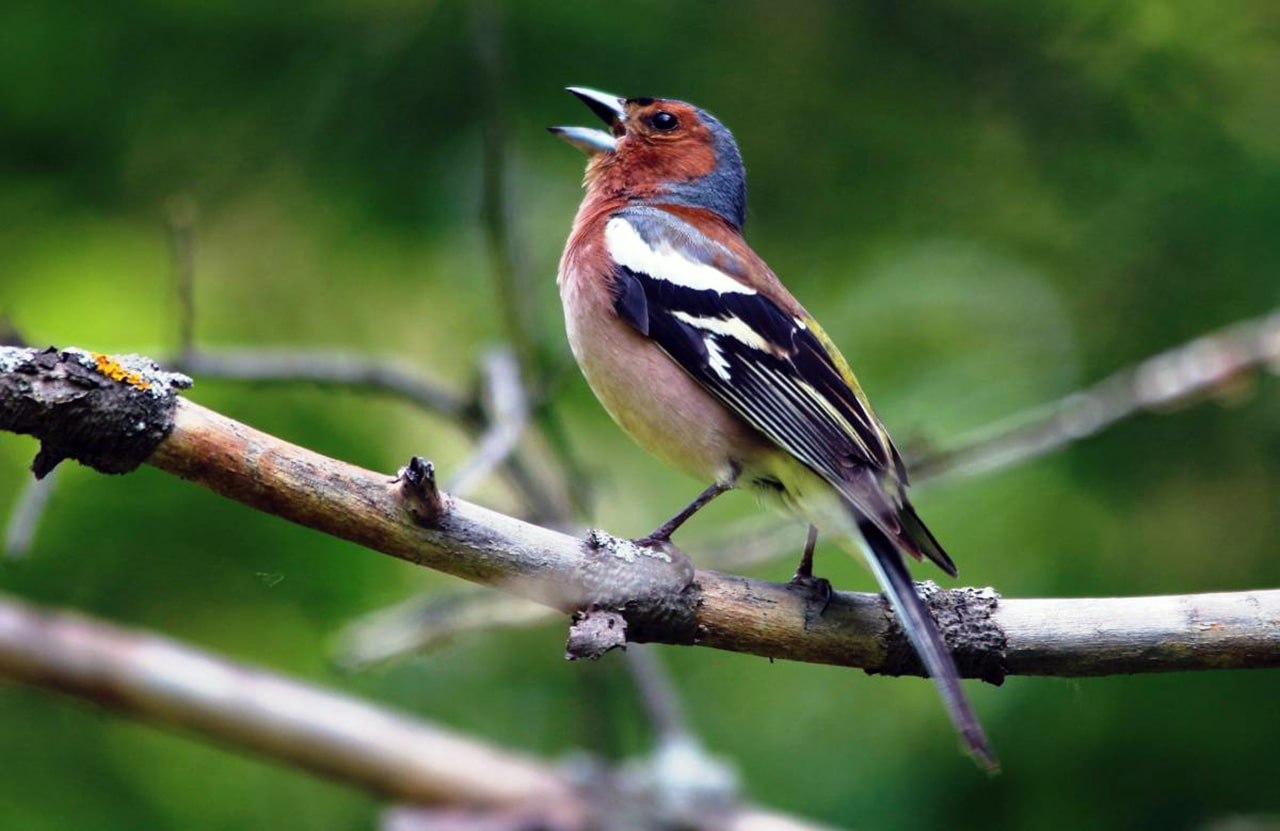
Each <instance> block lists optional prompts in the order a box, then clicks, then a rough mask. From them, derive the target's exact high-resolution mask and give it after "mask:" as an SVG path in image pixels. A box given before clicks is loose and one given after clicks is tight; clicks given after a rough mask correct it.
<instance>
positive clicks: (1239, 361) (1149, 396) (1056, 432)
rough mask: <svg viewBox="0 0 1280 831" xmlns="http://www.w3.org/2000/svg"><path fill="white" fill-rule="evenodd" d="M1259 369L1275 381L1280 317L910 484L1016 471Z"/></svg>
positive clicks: (1051, 407) (972, 444)
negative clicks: (1017, 467) (1125, 421)
mask: <svg viewBox="0 0 1280 831" xmlns="http://www.w3.org/2000/svg"><path fill="white" fill-rule="evenodd" d="M1259 369H1261V370H1263V371H1269V372H1271V373H1272V374H1277V373H1280V310H1277V311H1273V312H1270V313H1269V314H1267V315H1264V316H1262V317H1259V318H1255V319H1253V320H1247V321H1244V322H1241V323H1237V324H1235V325H1233V326H1230V327H1227V328H1225V329H1221V330H1219V331H1217V332H1214V333H1212V334H1208V335H1203V336H1201V337H1198V338H1196V339H1195V340H1193V341H1191V342H1190V343H1186V344H1182V345H1181V346H1177V347H1175V348H1173V349H1170V350H1168V351H1165V352H1161V353H1160V354H1158V355H1155V356H1153V357H1150V358H1148V359H1146V360H1145V361H1142V362H1141V363H1139V364H1137V365H1136V366H1133V367H1129V368H1126V369H1123V370H1121V371H1119V372H1116V373H1114V374H1112V375H1111V376H1109V377H1107V378H1105V379H1103V380H1102V381H1100V382H1098V383H1097V384H1094V385H1093V386H1092V387H1089V388H1087V389H1084V390H1080V391H1078V392H1074V393H1072V394H1070V395H1068V396H1066V397H1064V398H1061V399H1059V400H1058V401H1055V402H1053V403H1051V404H1046V405H1043V406H1040V407H1036V408H1034V409H1031V410H1028V411H1026V412H1023V413H1020V414H1018V415H1015V416H1013V417H1012V418H1009V419H1006V420H1005V421H1003V422H1001V423H1000V424H996V425H992V426H990V427H985V428H983V429H981V430H978V431H976V432H975V433H973V434H972V435H970V436H967V437H964V438H961V439H958V440H956V441H955V442H952V443H950V444H949V446H946V447H944V448H943V449H941V450H938V451H935V452H933V453H930V454H928V455H926V456H925V457H924V458H922V459H920V460H918V461H916V462H914V463H913V464H912V465H911V471H912V474H913V478H914V479H915V480H916V481H918V482H921V483H923V482H926V481H935V480H938V479H942V478H945V477H949V476H958V475H973V474H976V473H987V472H990V471H993V470H1000V469H1003V468H1006V467H1011V466H1013V465H1016V464H1022V463H1024V462H1027V461H1030V460H1031V459H1036V458H1039V457H1040V456H1044V455H1046V454H1048V453H1052V452H1053V451H1055V450H1058V449H1060V448H1062V447H1064V446H1066V445H1068V444H1071V443H1073V442H1077V441H1080V440H1081V439H1084V438H1088V437H1089V436H1093V435H1096V434H1098V433H1100V432H1101V431H1103V430H1105V429H1106V428H1108V427H1110V426H1112V425H1113V424H1115V423H1116V422H1118V421H1121V420H1122V419H1126V418H1130V417H1132V416H1135V415H1138V414H1139V413H1144V412H1153V411H1161V410H1165V409H1168V408H1173V407H1178V406H1182V405H1186V404H1190V403H1193V402H1194V401H1197V400H1199V399H1201V398H1202V397H1204V396H1207V395H1213V394H1220V393H1223V392H1226V391H1228V390H1229V389H1230V388H1232V387H1233V386H1234V385H1237V384H1239V383H1240V381H1241V380H1242V379H1244V378H1245V377H1247V375H1248V374H1249V373H1250V372H1253V371H1255V370H1259Z"/></svg>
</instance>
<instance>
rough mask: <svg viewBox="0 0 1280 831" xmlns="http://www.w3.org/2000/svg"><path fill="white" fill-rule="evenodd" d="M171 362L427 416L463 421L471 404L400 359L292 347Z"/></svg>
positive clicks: (204, 353) (207, 373) (209, 352)
mask: <svg viewBox="0 0 1280 831" xmlns="http://www.w3.org/2000/svg"><path fill="white" fill-rule="evenodd" d="M169 364H170V365H171V366H172V367H173V368H174V369H176V370H178V371H180V372H185V373H187V374H188V375H193V376H196V377H202V378H219V379H225V380H232V381H243V382H247V383H257V384H299V383H301V384H315V385H317V386H321V387H342V388H348V389H358V390H364V391H367V392H377V393H387V394H390V395H393V396H396V397H397V398H400V399H403V400H405V401H407V402H409V403H411V404H413V405H414V406H416V407H418V408H420V409H422V410H425V411H426V412H429V413H434V414H436V415H440V416H443V417H445V418H450V419H456V420H458V421H460V422H467V421H470V420H473V419H474V416H473V415H472V410H471V407H470V405H469V403H468V402H467V401H466V400H465V399H463V398H462V397H460V396H459V395H457V394H456V393H454V392H453V391H452V390H449V389H447V388H446V387H444V386H442V385H440V384H438V383H436V382H435V381H433V380H430V379H428V378H426V377H424V376H423V375H422V374H421V373H419V372H417V371H416V370H414V369H411V368H409V367H407V366H404V365H401V364H400V363H399V362H398V361H395V360H392V359H388V358H375V357H369V356H366V355H358V354H353V353H348V352H326V351H319V350H292V349H257V348H255V349H216V350H214V349H207V348H199V349H193V350H191V351H190V352H188V353H187V354H186V355H180V356H178V357H177V358H176V359H174V360H173V361H170V362H169Z"/></svg>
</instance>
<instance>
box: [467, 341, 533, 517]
mask: <svg viewBox="0 0 1280 831" xmlns="http://www.w3.org/2000/svg"><path fill="white" fill-rule="evenodd" d="M482 366H483V372H482V382H483V386H484V390H483V395H482V396H481V401H482V406H483V409H484V415H485V422H486V424H487V425H488V426H487V427H486V428H485V430H484V432H483V433H481V434H480V438H479V440H478V441H477V442H476V449H475V452H474V453H472V455H471V458H470V459H468V460H467V461H466V463H465V464H463V466H462V468H461V469H459V470H458V472H457V473H456V474H455V475H454V477H453V480H452V482H451V483H450V485H449V491H451V492H452V493H455V494H457V495H459V496H465V495H467V494H468V493H470V492H471V490H472V489H473V488H474V487H475V485H476V484H478V483H479V482H480V481H481V480H483V479H484V478H485V477H486V476H488V475H489V474H490V473H492V472H493V471H494V470H495V469H496V468H498V467H499V466H500V465H502V464H503V463H504V462H506V461H507V459H509V458H510V457H511V455H512V454H513V453H514V452H515V450H516V447H517V446H518V445H519V443H520V437H521V436H522V435H524V430H525V427H526V426H527V425H528V423H529V402H528V400H527V399H526V397H525V389H524V384H522V383H521V382H520V365H519V364H518V363H517V361H516V357H515V355H513V354H512V353H510V352H508V351H507V350H505V349H494V350H491V351H489V352H488V353H487V354H486V355H485V356H484V360H483V361H482Z"/></svg>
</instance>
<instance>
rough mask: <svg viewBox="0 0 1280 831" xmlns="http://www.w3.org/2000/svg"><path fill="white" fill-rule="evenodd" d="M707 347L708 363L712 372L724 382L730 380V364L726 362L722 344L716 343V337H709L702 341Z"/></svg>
mask: <svg viewBox="0 0 1280 831" xmlns="http://www.w3.org/2000/svg"><path fill="white" fill-rule="evenodd" d="M702 342H703V343H704V344H705V345H706V347H707V363H708V365H710V367H711V371H712V372H714V373H715V374H716V375H719V376H720V377H721V378H723V379H724V380H726V381H728V380H730V377H729V362H728V361H727V360H725V357H724V353H723V352H721V351H720V344H718V343H716V336H715V335H707V336H706V337H705V338H703V339H702Z"/></svg>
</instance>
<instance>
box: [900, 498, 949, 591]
mask: <svg viewBox="0 0 1280 831" xmlns="http://www.w3.org/2000/svg"><path fill="white" fill-rule="evenodd" d="M903 503H904V504H903V506H902V509H901V510H900V511H898V524H899V525H900V526H901V527H902V535H901V536H902V540H901V541H902V542H904V543H905V544H906V547H907V550H908V551H909V552H910V553H911V554H912V555H913V556H915V558H916V559H917V560H920V559H923V558H924V557H928V558H929V559H930V560H931V561H932V562H933V564H934V565H936V566H937V567H938V568H940V569H942V570H943V571H945V572H946V573H947V574H948V575H950V576H952V577H955V576H956V574H957V572H956V564H955V563H954V562H952V560H951V558H950V557H948V556H947V552H946V551H944V550H943V548H942V543H940V542H938V538H937V537H935V536H934V535H933V532H932V531H930V530H929V526H927V525H925V524H924V521H923V520H921V519H920V515H919V514H917V513H916V509H915V508H913V507H912V506H911V503H910V502H907V501H906V499H905V498H904V499H903Z"/></svg>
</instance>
